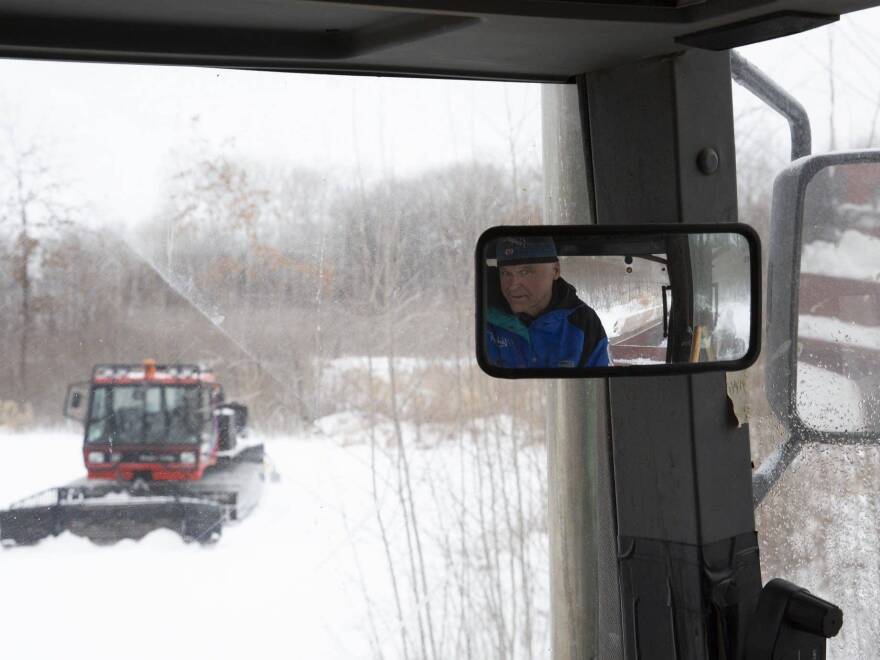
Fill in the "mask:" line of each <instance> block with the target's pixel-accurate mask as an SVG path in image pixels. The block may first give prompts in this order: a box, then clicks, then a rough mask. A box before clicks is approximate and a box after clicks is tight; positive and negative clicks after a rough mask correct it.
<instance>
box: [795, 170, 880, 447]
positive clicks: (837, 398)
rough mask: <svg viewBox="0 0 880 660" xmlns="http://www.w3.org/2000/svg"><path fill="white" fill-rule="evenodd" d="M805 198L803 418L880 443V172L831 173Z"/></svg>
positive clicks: (800, 376) (799, 387)
mask: <svg viewBox="0 0 880 660" xmlns="http://www.w3.org/2000/svg"><path fill="white" fill-rule="evenodd" d="M804 195H805V198H804V217H803V235H804V241H803V245H802V248H801V270H800V296H799V298H798V339H797V342H798V344H797V346H798V354H797V355H798V358H797V360H798V361H797V399H796V400H797V413H798V416H799V417H800V418H801V419H802V420H803V421H804V422H805V423H806V424H807V425H809V426H810V427H812V428H814V429H816V430H818V431H834V432H842V433H845V432H863V433H874V434H877V435H878V436H880V165H878V164H876V163H861V164H847V165H837V166H834V167H826V168H824V169H822V170H820V171H819V172H817V173H816V175H815V176H814V177H813V178H812V179H811V180H810V182H809V183H808V184H807V188H806V191H805V193H804ZM829 389H832V390H833V391H834V392H835V395H834V396H828V391H829Z"/></svg>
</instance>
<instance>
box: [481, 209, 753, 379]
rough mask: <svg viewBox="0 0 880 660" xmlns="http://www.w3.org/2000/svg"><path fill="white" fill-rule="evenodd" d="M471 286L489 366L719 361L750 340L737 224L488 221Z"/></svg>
mask: <svg viewBox="0 0 880 660" xmlns="http://www.w3.org/2000/svg"><path fill="white" fill-rule="evenodd" d="M476 286H477V289H476V307H477V332H476V351H477V361H478V363H479V364H480V366H481V367H482V369H483V370H484V371H485V372H486V373H488V374H489V375H491V376H497V377H503V378H536V377H545V378H546V377H552V378H584V377H599V376H602V377H604V376H613V375H638V374H660V373H665V374H671V373H688V372H696V371H711V370H725V371H731V370H736V369H743V368H745V367H747V366H749V365H750V364H752V363H753V362H754V361H755V359H756V358H757V355H758V351H759V345H760V333H759V328H760V300H761V294H760V244H759V240H758V237H757V235H756V234H755V232H754V231H753V230H752V229H751V228H750V227H748V226H747V225H741V224H733V223H726V224H718V225H686V224H682V225H628V226H615V227H610V226H609V227H606V226H601V225H587V226H530V227H493V228H492V229H489V230H487V231H486V232H485V233H484V234H483V235H482V236H481V237H480V238H479V240H478V241H477V249H476Z"/></svg>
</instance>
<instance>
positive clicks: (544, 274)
mask: <svg viewBox="0 0 880 660" xmlns="http://www.w3.org/2000/svg"><path fill="white" fill-rule="evenodd" d="M495 256H496V259H497V262H498V279H497V280H495V279H494V277H490V282H489V301H488V310H487V316H486V349H487V352H488V357H489V361H490V362H491V363H492V364H494V365H496V366H499V367H508V368H556V367H607V366H610V364H611V360H610V357H609V355H608V338H607V336H606V335H605V329H604V328H603V327H602V322H601V321H600V320H599V317H598V316H597V315H596V312H595V311H593V309H592V308H591V307H589V306H587V304H586V303H584V301H582V300H581V299H580V298H578V297H577V291H576V290H575V288H574V287H573V286H572V285H571V284H569V283H568V282H566V281H565V280H564V279H562V277H561V276H560V268H559V259H558V257H557V256H556V245H555V243H554V242H553V239H552V238H550V237H549V236H547V237H545V236H535V237H513V238H502V239H499V241H498V243H497V246H496V253H495ZM499 293H500V295H498V294H499Z"/></svg>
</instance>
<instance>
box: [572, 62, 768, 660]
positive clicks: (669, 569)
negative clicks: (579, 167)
mask: <svg viewBox="0 0 880 660" xmlns="http://www.w3.org/2000/svg"><path fill="white" fill-rule="evenodd" d="M579 87H580V89H581V112H580V115H581V118H582V130H583V131H584V134H585V136H586V137H585V140H584V144H585V146H586V155H587V158H588V162H589V163H590V165H591V167H588V168H587V169H588V176H589V175H591V177H592V178H591V180H590V181H589V184H588V187H589V189H590V190H591V191H592V202H593V213H594V214H595V218H596V221H597V222H598V223H599V224H629V223H650V222H733V221H736V218H737V201H736V161H735V153H734V138H733V111H732V99H731V81H730V63H729V56H728V54H727V53H708V52H696V51H694V52H686V53H684V54H679V55H674V56H670V57H665V58H661V59H655V60H650V61H643V62H638V63H634V64H631V65H626V66H622V67H619V68H616V69H612V70H607V71H602V72H597V73H593V74H588V75H586V76H583V77H581V78H580V79H579ZM716 157H717V166H716V167H714V168H713V167H706V163H707V162H709V163H712V164H714V163H715V161H716ZM608 383H609V385H608V388H609V389H608V397H609V404H610V405H609V411H610V412H609V417H610V435H611V462H612V465H613V477H614V478H613V482H614V501H615V503H616V514H617V515H616V518H617V540H618V543H617V550H618V561H617V568H618V570H619V586H620V605H621V614H622V617H623V639H624V650H625V657H626V658H627V660H635V659H637V658H664V659H665V658H670V659H672V658H675V659H691V658H693V659H696V658H701V659H702V658H725V659H732V658H742V657H744V655H743V653H744V640H745V632H746V627H747V624H748V621H749V619H750V617H751V614H752V612H754V610H755V607H756V605H757V599H758V596H759V594H760V590H761V575H760V564H759V559H758V544H757V535H756V532H755V520H754V513H753V510H752V494H751V462H750V452H749V439H748V429H747V427H746V426H741V427H740V426H738V425H737V422H736V420H735V418H734V417H733V414H732V412H731V410H732V407H731V406H730V405H729V402H728V399H727V391H726V379H725V374H723V373H708V374H698V375H692V376H665V377H648V378H639V379H636V378H615V379H610V380H609V381H608Z"/></svg>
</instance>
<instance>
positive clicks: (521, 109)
mask: <svg viewBox="0 0 880 660" xmlns="http://www.w3.org/2000/svg"><path fill="white" fill-rule="evenodd" d="M829 35H831V38H830V39H829ZM741 52H742V54H744V55H745V56H746V57H747V58H749V59H750V60H751V61H753V62H754V63H755V64H757V65H758V66H760V67H761V68H762V69H764V70H765V71H766V72H767V73H769V74H770V75H771V76H772V77H773V78H775V79H776V80H778V81H779V82H780V83H781V84H783V85H784V86H785V87H786V88H788V89H789V90H790V91H791V92H792V93H794V94H795V95H796V96H797V97H798V98H799V99H800V100H801V101H802V103H803V104H804V105H805V106H806V108H807V110H808V112H809V113H810V116H811V119H812V122H813V130H814V142H813V143H814V150H825V149H827V147H828V144H829V135H830V129H829V116H830V107H831V106H830V89H831V86H830V82H829V70H830V68H829V66H830V65H829V62H830V61H832V60H833V70H834V81H835V82H834V87H835V105H834V108H835V123H836V131H835V135H836V144H837V146H838V148H842V147H846V146H848V144H850V143H851V142H852V141H853V140H855V139H858V138H861V137H863V136H866V135H867V134H868V133H869V132H870V130H871V129H870V127H871V123H872V120H873V119H874V115H875V112H876V108H877V106H878V103H880V10H870V11H868V12H862V13H859V14H856V15H851V16H849V17H846V18H845V19H844V20H842V21H841V22H840V23H838V24H835V25H833V26H831V27H829V28H822V29H819V30H814V31H811V32H809V33H805V34H802V35H798V36H795V37H789V38H786V39H781V40H776V41H772V42H767V43H764V44H758V45H755V46H750V47H747V48H744V49H742V50H741ZM0 80H2V81H3V88H2V90H0V104H2V107H0V122H3V123H4V124H6V125H7V126H11V127H13V131H14V134H15V135H16V139H17V140H19V141H20V142H23V143H24V142H27V141H29V140H33V139H34V137H37V138H39V140H40V141H41V142H42V143H43V144H45V145H46V148H47V149H48V150H49V151H50V152H51V154H50V155H51V161H52V162H53V164H54V165H55V166H56V167H58V168H59V169H61V170H63V171H64V178H65V179H66V180H68V181H70V182H71V183H72V184H73V185H74V186H75V187H76V188H77V190H79V191H80V193H81V195H82V196H83V197H84V198H86V199H88V200H89V201H90V203H91V204H93V205H94V208H95V211H96V213H97V215H98V216H99V217H100V218H101V219H102V221H105V222H107V221H109V222H112V223H113V224H116V223H122V224H126V225H130V224H132V223H135V222H138V221H140V220H142V219H144V218H147V217H149V216H150V214H151V213H152V212H153V211H154V210H155V209H156V207H157V205H158V203H159V202H160V201H161V200H160V198H161V194H162V191H163V189H164V183H165V181H166V178H167V176H168V173H169V172H170V171H173V168H174V166H175V163H179V162H180V159H181V158H184V157H185V156H186V155H187V154H189V153H192V151H193V149H194V148H195V147H194V145H195V144H196V143H197V142H199V141H203V142H204V143H206V144H208V145H210V148H212V149H214V148H220V145H224V146H223V148H224V149H225V150H226V151H227V153H231V154H235V155H237V156H241V157H243V158H246V159H249V160H253V161H262V162H269V163H286V164H292V165H297V166H307V167H314V168H318V169H321V170H325V171H327V172H329V173H331V174H333V175H338V176H340V177H346V176H349V175H351V174H352V173H353V171H354V170H355V168H356V167H360V168H361V169H362V171H363V172H365V173H366V175H367V176H369V177H376V176H381V175H383V174H384V175H390V174H394V175H397V176H405V175H407V174H413V173H417V172H420V171H423V170H425V169H427V168H432V167H436V166H438V165H442V164H445V163H449V162H452V161H455V160H460V159H469V158H478V159H483V160H495V161H498V162H503V163H507V162H509V160H510V156H509V153H510V145H509V139H510V137H511V136H514V138H515V146H516V153H517V159H518V161H519V162H520V163H521V164H534V165H537V164H539V163H540V86H538V85H531V84H502V83H483V82H455V81H434V80H405V79H399V78H369V77H352V78H347V77H341V76H323V75H308V74H279V73H256V72H242V71H225V70H211V69H195V68H176V67H146V66H111V65H97V64H73V63H45V62H24V61H15V60H2V61H0ZM735 87H736V86H735ZM735 98H736V104H737V109H738V110H742V109H743V108H744V107H746V106H748V105H749V104H754V103H755V102H754V101H753V100H752V99H751V98H749V97H748V95H746V94H743V93H741V92H740V91H738V90H737V91H736V97H735ZM768 121H769V122H771V123H772V124H773V125H774V127H775V129H776V130H778V131H780V132H781V135H783V136H784V135H785V134H786V129H785V124H784V122H782V120H781V119H775V118H770V119H768ZM877 132H878V135H880V127H878V129H877ZM781 144H783V146H782V148H783V149H785V150H787V143H784V142H781Z"/></svg>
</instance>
